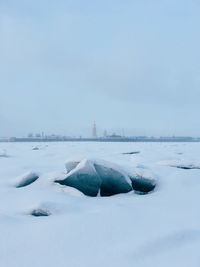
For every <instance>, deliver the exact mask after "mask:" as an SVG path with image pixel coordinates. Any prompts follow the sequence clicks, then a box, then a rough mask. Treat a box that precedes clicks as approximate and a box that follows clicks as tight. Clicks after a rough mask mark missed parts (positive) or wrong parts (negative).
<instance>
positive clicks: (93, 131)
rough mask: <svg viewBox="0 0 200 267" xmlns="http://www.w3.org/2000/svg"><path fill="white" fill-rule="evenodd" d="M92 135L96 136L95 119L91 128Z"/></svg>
mask: <svg viewBox="0 0 200 267" xmlns="http://www.w3.org/2000/svg"><path fill="white" fill-rule="evenodd" d="M92 137H93V138H97V127H96V122H95V121H94V124H93V128H92Z"/></svg>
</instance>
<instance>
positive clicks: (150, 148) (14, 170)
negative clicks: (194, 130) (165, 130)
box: [0, 142, 200, 267]
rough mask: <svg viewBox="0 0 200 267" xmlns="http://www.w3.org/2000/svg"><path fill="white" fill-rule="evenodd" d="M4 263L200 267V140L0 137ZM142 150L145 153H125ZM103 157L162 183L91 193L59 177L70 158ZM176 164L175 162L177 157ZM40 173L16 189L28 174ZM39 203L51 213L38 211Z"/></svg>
mask: <svg viewBox="0 0 200 267" xmlns="http://www.w3.org/2000/svg"><path fill="white" fill-rule="evenodd" d="M33 146H39V147H40V149H39V150H32V148H33ZM0 151H7V154H8V155H9V157H0V233H1V237H0V267H19V266H20V267H27V266H28V267H44V266H45V267H46V266H47V267H55V266H58V267H66V266H67V267H100V266H101V267H102V266H104V267H122V266H123V267H133V266H134V267H147V266H148V267H165V266H166V267H169V266H170V267H199V266H200V254H199V247H200V213H199V203H200V170H198V169H192V170H184V169H178V168H174V167H171V165H176V164H175V163H177V164H178V163H179V162H181V163H183V162H184V163H188V164H190V165H191V164H193V165H195V166H197V165H198V162H200V160H199V155H200V153H199V151H200V143H95V142H92V143H87V142H83V143H81V142H80V143H75V142H72V143H71V142H69V143H62V142H60V143H56V142H55V143H53V142H52V143H48V144H46V143H45V144H43V143H40V144H36V143H34V144H33V143H0ZM131 151H140V153H139V154H133V155H123V154H122V153H126V152H131ZM72 158H73V159H75V160H76V159H78V160H79V159H84V158H100V159H102V160H103V161H108V162H112V163H113V164H116V165H118V166H120V167H121V168H122V169H124V170H126V171H128V172H131V173H132V172H133V173H137V174H140V175H145V176H147V177H152V178H156V179H157V181H158V187H157V189H156V190H155V191H154V192H153V193H151V194H147V195H136V194H134V193H133V192H130V193H128V194H120V195H116V196H112V197H96V198H92V197H87V196H84V195H83V194H82V193H81V192H79V191H78V190H76V189H74V188H70V187H65V186H60V185H59V184H56V183H54V180H55V179H57V178H61V177H62V176H63V177H64V176H65V175H66V168H65V162H66V161H67V160H71V159H72ZM172 163H173V164H172ZM30 171H32V172H39V173H40V177H39V179H38V180H36V181H35V182H34V183H32V184H31V185H28V186H26V187H22V188H15V186H13V181H15V179H17V177H20V176H21V175H23V174H24V173H29V172H30ZM35 209H39V210H45V211H47V212H48V213H49V216H45V217H34V216H31V215H30V214H31V212H32V211H33V210H35Z"/></svg>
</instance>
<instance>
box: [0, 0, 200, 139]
mask: <svg viewBox="0 0 200 267" xmlns="http://www.w3.org/2000/svg"><path fill="white" fill-rule="evenodd" d="M199 14H200V2H199V1H195V0H188V1H186V0H185V1H184V0H177V1H174V0H163V1H160V0H152V1H148V0H146V1H145V0H140V1H134V0H124V1H122V0H121V1H119V0H110V1H109V0H101V1H92V0H85V1H83V0H73V1H72V0H71V1H69V0H65V1H64V0H62V1H61V0H57V1H50V0H49V1H47V0H44V1H41V0H40V1H39V0H29V1H25V0H18V1H16V0H1V1H0V96H1V97H0V126H1V127H0V136H4V135H8V136H13V135H17V136H19V135H26V134H28V133H29V132H42V131H44V132H46V133H57V134H65V135H79V134H80V135H89V134H90V128H91V127H92V123H93V121H94V120H96V123H97V127H98V129H99V130H100V131H101V132H99V134H102V131H103V130H104V129H107V130H108V131H119V133H120V131H122V129H124V130H125V133H127V134H133V135H134V134H136V135H138V134H141V135H193V136H200V117H199V113H200V105H199V101H200V27H199V25H200V16H199Z"/></svg>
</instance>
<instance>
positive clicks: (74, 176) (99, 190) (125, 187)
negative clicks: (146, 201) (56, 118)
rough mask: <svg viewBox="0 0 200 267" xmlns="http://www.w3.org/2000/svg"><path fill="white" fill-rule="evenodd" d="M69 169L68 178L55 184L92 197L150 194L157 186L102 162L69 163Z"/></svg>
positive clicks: (149, 180)
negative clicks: (74, 189)
mask: <svg viewBox="0 0 200 267" xmlns="http://www.w3.org/2000/svg"><path fill="white" fill-rule="evenodd" d="M67 167H68V170H70V171H69V172H68V174H67V176H66V177H64V178H63V179H59V180H56V181H55V182H56V183H59V184H61V185H64V186H70V187H74V188H76V189H78V190H79V191H81V192H82V193H83V194H85V195H87V196H91V197H95V196H97V195H100V196H112V195H116V194H121V193H128V192H130V191H132V190H134V191H136V192H141V193H148V192H150V191H152V190H154V188H155V186H156V182H155V180H151V179H148V178H144V177H141V176H137V177H136V176H130V175H129V174H128V173H127V172H126V171H124V170H122V169H121V168H119V166H117V165H114V164H112V163H109V162H106V161H102V160H88V159H86V160H82V161H81V162H80V163H78V162H77V161H72V162H67Z"/></svg>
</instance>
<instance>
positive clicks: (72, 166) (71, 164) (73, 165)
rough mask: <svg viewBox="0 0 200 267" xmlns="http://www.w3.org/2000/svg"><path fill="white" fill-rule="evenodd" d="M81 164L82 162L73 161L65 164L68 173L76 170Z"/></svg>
mask: <svg viewBox="0 0 200 267" xmlns="http://www.w3.org/2000/svg"><path fill="white" fill-rule="evenodd" d="M79 163H80V160H79V161H78V160H77V161H73V160H68V161H66V162H65V168H66V170H67V173H69V172H70V171H72V170H73V169H75V168H76V166H77V165H78V164H79Z"/></svg>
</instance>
